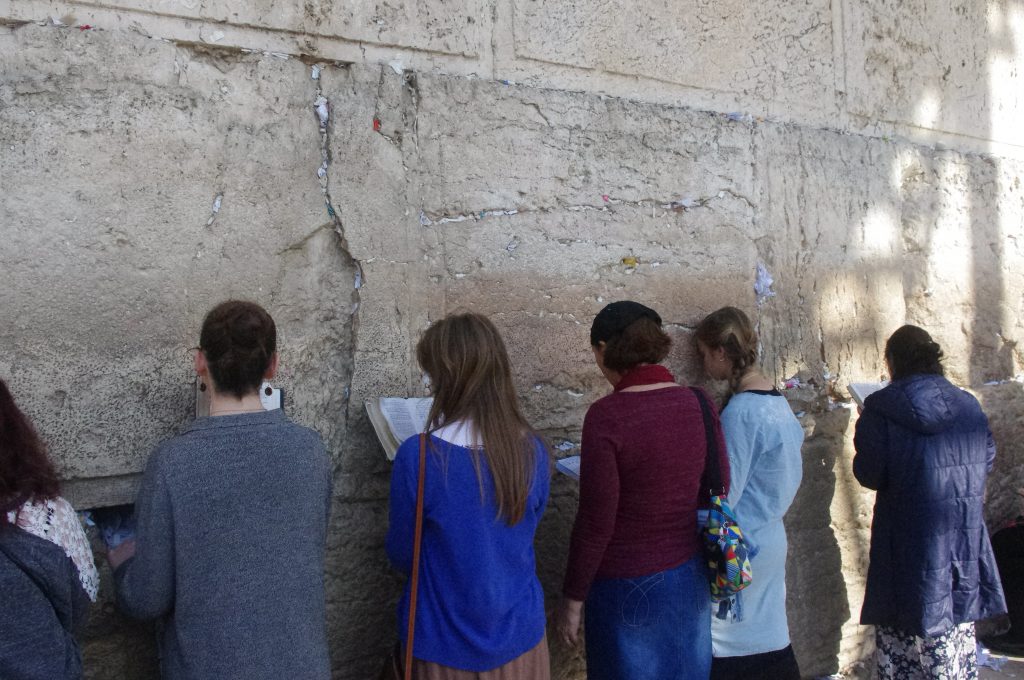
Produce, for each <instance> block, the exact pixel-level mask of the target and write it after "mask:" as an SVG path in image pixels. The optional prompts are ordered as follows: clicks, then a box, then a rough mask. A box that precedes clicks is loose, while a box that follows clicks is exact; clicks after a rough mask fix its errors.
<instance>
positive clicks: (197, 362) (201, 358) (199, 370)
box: [192, 349, 210, 381]
mask: <svg viewBox="0 0 1024 680" xmlns="http://www.w3.org/2000/svg"><path fill="white" fill-rule="evenodd" d="M192 364H193V366H195V369H196V374H198V375H199V377H201V378H204V379H205V380H207V381H209V379H210V365H209V364H208V363H206V355H205V354H203V350H201V349H197V350H196V353H195V356H193V357H192Z"/></svg>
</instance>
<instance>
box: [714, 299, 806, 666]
mask: <svg viewBox="0 0 1024 680" xmlns="http://www.w3.org/2000/svg"><path fill="white" fill-rule="evenodd" d="M695 335H696V340H697V348H698V350H699V351H700V353H701V356H702V358H703V360H704V370H705V371H706V372H707V374H708V375H709V376H710V377H711V378H714V379H716V380H727V381H729V397H728V398H727V403H726V406H725V408H724V409H723V410H722V429H723V430H724V432H725V441H726V447H727V448H728V451H729V468H730V470H731V475H732V484H731V487H730V490H729V503H730V504H731V505H732V508H733V510H734V511H735V513H736V518H737V520H738V521H739V524H740V526H741V527H742V528H743V532H744V534H745V535H746V537H747V539H748V541H749V542H750V544H751V546H752V548H753V549H754V550H755V551H756V552H755V554H754V557H753V558H752V559H751V566H752V567H753V576H754V578H753V582H752V583H751V585H750V586H749V587H747V588H746V589H745V590H743V591H742V592H740V593H739V596H738V597H737V602H736V606H735V607H734V608H733V612H732V613H730V614H729V615H728V616H727V617H726V618H725V619H719V618H713V619H712V625H711V639H712V650H713V654H714V658H713V660H712V665H711V678H712V680H726V679H740V678H742V679H743V680H755V679H758V678H764V679H766V680H767V679H771V680H799V678H800V669H799V666H798V665H797V661H796V657H795V655H794V654H793V648H792V646H791V645H790V641H789V625H788V623H787V620H786V547H787V543H786V529H785V527H784V526H783V522H782V518H783V516H784V515H785V514H786V510H788V509H789V505H790V503H792V502H793V497H794V496H796V492H797V489H798V488H799V487H800V479H801V474H802V466H801V456H800V447H801V445H802V444H803V439H804V432H803V428H802V427H801V426H800V423H799V421H797V419H796V417H794V416H793V411H792V410H791V409H790V407H789V403H788V402H787V401H786V399H785V397H783V396H782V394H780V393H779V391H778V390H776V389H775V386H774V385H773V384H772V382H771V381H770V380H768V378H767V377H765V375H764V374H763V373H762V372H761V370H760V368H759V366H758V361H757V355H758V338H757V332H756V331H755V330H754V326H753V324H751V322H750V319H749V318H748V317H747V315H746V314H744V313H743V312H742V311H740V310H739V309H736V308H735V307H723V308H722V309H719V310H718V311H716V312H713V313H712V314H710V315H708V316H707V317H706V318H705V319H704V320H703V321H701V323H700V325H699V326H698V327H697V332H696V334H695Z"/></svg>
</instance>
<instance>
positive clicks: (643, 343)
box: [604, 316, 672, 373]
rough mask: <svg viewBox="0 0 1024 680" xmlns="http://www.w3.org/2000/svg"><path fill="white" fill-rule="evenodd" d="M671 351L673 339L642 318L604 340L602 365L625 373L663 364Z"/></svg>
mask: <svg viewBox="0 0 1024 680" xmlns="http://www.w3.org/2000/svg"><path fill="white" fill-rule="evenodd" d="M671 348H672V338H670V337H668V334H667V333H665V331H663V330H661V324H660V323H658V322H657V321H655V320H654V319H652V318H650V317H646V316H644V317H641V318H639V319H637V320H636V321H634V322H633V323H631V324H629V325H628V326H626V328H625V329H623V331H622V332H621V333H619V334H617V335H613V336H612V337H611V338H609V339H608V340H606V341H605V345H604V365H605V367H606V368H609V369H611V370H613V371H615V372H617V373H625V372H626V371H628V370H630V369H631V368H634V367H636V366H639V365H640V364H657V363H659V362H661V361H663V360H664V359H665V357H667V356H668V352H669V350H670V349H671Z"/></svg>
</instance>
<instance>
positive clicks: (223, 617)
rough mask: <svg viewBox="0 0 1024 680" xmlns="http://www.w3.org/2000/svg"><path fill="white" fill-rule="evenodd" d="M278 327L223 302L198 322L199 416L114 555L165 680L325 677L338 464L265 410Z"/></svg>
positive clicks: (309, 434)
mask: <svg viewBox="0 0 1024 680" xmlns="http://www.w3.org/2000/svg"><path fill="white" fill-rule="evenodd" d="M277 363H278V359H277V329H276V327H275V325H274V320H273V319H272V318H271V317H270V315H269V314H268V313H267V312H266V311H265V310H264V309H263V308H262V307H260V306H259V305H256V304H253V303H251V302H241V301H235V300H232V301H228V302H224V303H221V304H219V305H217V306H216V307H214V308H213V309H212V310H211V311H210V312H209V313H208V314H207V315H206V318H205V319H204V320H203V326H202V330H201V332H200V337H199V350H198V352H197V353H196V356H195V370H196V373H198V374H199V376H200V378H201V380H202V382H203V385H204V386H205V389H206V390H209V391H211V395H210V416H209V417H206V418H199V419H197V420H196V421H194V422H193V423H192V424H191V425H189V426H188V427H186V428H185V430H184V431H183V432H182V433H181V434H180V435H178V436H177V437H174V438H172V439H170V440H168V441H166V442H164V443H163V444H161V445H160V446H158V447H157V449H156V451H154V452H153V455H152V456H151V457H150V459H149V463H148V464H147V466H146V471H145V473H144V475H143V479H142V485H141V487H140V489H139V493H138V499H137V500H136V503H135V520H136V539H135V540H130V541H127V542H125V543H122V544H121V545H120V546H118V547H116V548H114V549H112V550H111V551H110V553H109V555H108V557H109V560H110V564H111V566H112V567H113V568H114V579H115V581H116V585H117V599H118V603H119V605H120V607H121V609H122V610H124V612H125V613H127V614H128V615H129V616H132V617H134V618H138V619H158V620H159V622H160V625H159V626H158V645H159V648H160V649H159V651H160V667H161V676H162V677H163V678H165V679H167V680H185V679H188V680H192V679H193V678H217V679H218V680H234V679H237V680H261V679H262V680H279V679H280V678H289V679H290V680H327V679H328V678H330V661H329V658H328V651H327V631H326V618H325V617H326V612H325V608H326V605H325V596H324V578H323V566H324V552H325V546H326V534H327V522H328V519H329V515H330V508H331V466H330V461H329V460H328V458H327V455H326V453H325V451H324V447H323V443H322V442H321V440H320V436H319V435H318V434H317V433H316V432H314V431H313V430H310V429H308V428H305V427H301V426H299V425H296V424H295V423H293V422H291V421H290V420H289V419H288V418H287V417H286V416H285V415H284V413H283V412H282V411H281V410H279V409H278V410H274V411H266V410H264V409H263V406H262V404H261V402H260V397H259V393H258V390H259V387H260V385H261V384H262V381H263V380H264V379H268V380H269V379H270V378H272V377H273V375H274V373H275V371H276V369H277Z"/></svg>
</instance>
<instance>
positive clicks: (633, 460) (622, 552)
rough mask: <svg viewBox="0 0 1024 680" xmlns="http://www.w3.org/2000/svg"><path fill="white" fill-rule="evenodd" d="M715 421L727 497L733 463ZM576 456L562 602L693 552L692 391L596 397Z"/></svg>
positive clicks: (698, 491)
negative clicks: (576, 491)
mask: <svg viewBox="0 0 1024 680" xmlns="http://www.w3.org/2000/svg"><path fill="white" fill-rule="evenodd" d="M709 403H710V400H709ZM712 416H713V417H712V420H713V422H714V429H715V436H716V437H717V440H718V451H719V460H720V462H721V469H722V476H723V478H724V480H723V481H724V482H725V485H726V491H728V484H729V459H728V455H727V453H726V450H725V439H724V437H723V436H722V428H721V425H720V424H719V421H718V413H717V412H716V411H715V409H714V407H713V406H712ZM581 449H582V451H581V458H580V501H579V510H578V512H577V514H576V524H575V525H574V526H573V531H572V541H571V543H570V548H569V565H568V568H567V569H566V574H565V583H564V585H563V588H562V592H563V594H564V595H565V596H566V597H568V598H570V599H573V600H585V599H586V597H587V593H588V592H589V590H590V585H591V583H593V581H594V579H602V578H633V577H637V576H644V575H647V574H653V573H657V572H659V571H664V570H666V569H671V568H673V567H677V566H679V565H680V564H682V563H684V562H686V561H687V560H689V559H690V558H691V557H693V556H694V555H695V554H697V552H698V551H699V550H700V549H701V546H700V537H699V535H698V532H697V508H698V505H701V504H702V503H703V502H704V500H705V499H706V498H707V493H706V492H707V490H706V489H702V484H701V477H702V475H703V472H704V466H705V462H706V458H707V453H706V449H707V442H706V438H705V434H704V419H703V416H702V414H701V409H700V403H699V402H698V400H697V397H696V395H695V394H694V393H693V391H692V390H691V389H690V388H686V387H679V386H674V387H666V388H662V389H656V390H649V391H639V392H630V391H619V392H613V393H612V394H609V395H608V396H606V397H604V398H602V399H599V400H598V401H596V402H594V404H593V405H591V407H590V409H589V410H588V411H587V415H586V418H585V419H584V421H583V442H582V446H581Z"/></svg>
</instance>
